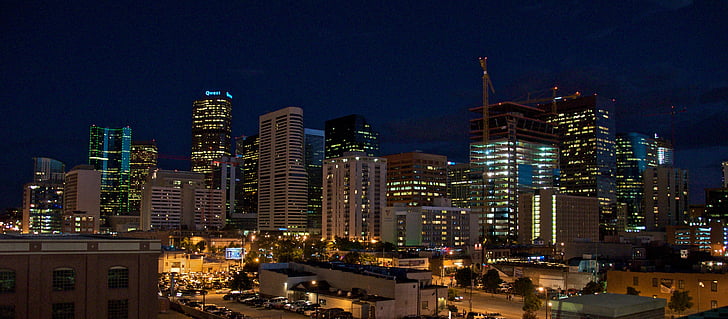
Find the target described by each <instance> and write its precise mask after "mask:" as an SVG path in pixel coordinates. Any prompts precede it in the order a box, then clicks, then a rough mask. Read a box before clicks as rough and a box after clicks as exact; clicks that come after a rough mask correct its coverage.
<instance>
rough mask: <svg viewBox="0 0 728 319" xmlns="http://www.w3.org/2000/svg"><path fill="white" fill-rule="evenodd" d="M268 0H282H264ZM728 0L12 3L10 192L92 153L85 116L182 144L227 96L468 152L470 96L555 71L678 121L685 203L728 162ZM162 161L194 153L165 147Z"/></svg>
mask: <svg viewBox="0 0 728 319" xmlns="http://www.w3.org/2000/svg"><path fill="white" fill-rule="evenodd" d="M269 2H274V3H269ZM726 17H728V1H724V0H714V1H694V2H693V1H687V0H672V1H440V2H434V1H406V2H405V1H381V2H380V1H328V2H326V1H322V2H313V1H295V2H288V3H284V2H278V1H230V2H213V1H196V2H191V1H143V2H138V3H128V2H106V1H100V2H82V1H71V2H68V3H58V2H56V1H49V2H48V3H45V2H38V1H3V2H2V3H1V4H0V41H1V43H2V49H1V50H0V76H1V77H2V85H0V98H1V99H2V103H3V107H2V110H3V113H2V114H3V117H4V118H3V125H2V126H1V127H2V128H1V129H2V135H0V143H1V144H0V149H2V151H3V152H2V153H3V156H1V157H0V172H2V173H1V174H2V175H1V176H2V179H1V180H0V207H10V206H20V203H21V194H22V184H23V183H26V182H29V181H30V180H31V178H32V163H31V158H32V157H34V156H46V157H52V158H56V159H59V160H61V161H63V162H65V163H66V165H67V167H68V168H70V167H72V166H75V165H77V164H82V163H85V162H86V156H87V151H88V150H87V148H88V146H87V144H88V127H89V126H90V125H91V124H96V125H99V126H109V127H118V126H125V125H129V126H131V128H132V130H133V138H134V139H135V140H150V139H156V140H157V142H158V146H159V149H160V152H161V153H162V154H167V155H175V156H189V152H190V134H191V133H190V123H191V120H190V115H191V107H192V101H193V100H194V99H196V98H198V97H200V96H201V95H202V94H203V93H204V91H205V90H223V91H229V92H231V93H232V94H233V95H234V106H233V108H234V111H233V134H234V135H236V136H240V135H252V134H255V133H256V131H257V119H258V116H259V115H261V114H263V113H266V112H268V111H273V110H276V109H279V108H282V107H286V106H300V107H302V108H303V109H304V116H305V121H306V126H307V127H310V128H323V123H324V121H325V120H327V119H332V118H335V117H339V116H343V115H348V114H352V113H359V114H362V115H364V116H365V117H367V118H368V119H369V120H370V121H371V122H372V123H373V125H374V126H375V128H376V129H377V130H379V131H380V132H381V137H382V149H383V152H384V154H390V153H397V152H406V151H413V150H422V151H425V152H431V153H438V154H444V155H448V157H449V158H450V159H451V160H454V161H466V160H467V143H468V140H467V128H468V122H467V120H468V117H469V114H468V112H467V108H468V107H471V106H475V105H478V104H479V103H480V99H481V97H480V96H481V93H480V87H481V86H480V85H481V83H480V75H481V70H480V66H479V64H478V62H477V57H478V56H488V57H489V60H488V61H489V71H490V74H491V77H492V80H493V82H494V86H495V90H496V93H495V94H494V95H492V98H491V101H493V102H497V101H501V100H514V99H519V98H522V97H525V95H526V92H529V91H539V90H543V89H546V88H548V87H551V86H553V85H559V86H560V87H561V88H563V90H562V92H563V93H564V94H571V93H573V92H574V91H577V90H578V91H581V92H584V93H586V94H592V93H598V94H600V95H604V96H607V97H610V98H614V99H616V105H617V112H618V113H617V122H618V131H619V132H630V131H638V132H643V133H648V134H652V133H659V134H663V135H665V136H669V135H670V116H669V115H660V116H651V117H646V116H645V115H647V114H651V113H660V112H668V111H669V108H670V105H677V106H678V107H680V108H682V107H687V110H688V111H687V112H684V113H680V114H678V115H677V116H676V117H675V129H676V133H675V134H676V139H677V142H676V144H677V148H678V152H677V164H678V166H680V167H683V168H687V169H689V170H690V174H691V179H692V181H691V185H692V187H691V191H692V194H691V197H692V200H691V202H693V203H700V202H701V201H702V198H703V192H702V189H703V188H704V187H718V186H719V185H720V175H719V174H720V172H719V166H720V161H722V160H728V129H727V128H726V126H727V125H728V113H726V112H725V111H724V109H725V107H726V106H728V67H727V66H728V36H726V30H728V19H726ZM161 165H162V166H163V167H164V168H179V169H187V168H188V167H189V163H186V162H180V161H171V160H169V161H162V162H161Z"/></svg>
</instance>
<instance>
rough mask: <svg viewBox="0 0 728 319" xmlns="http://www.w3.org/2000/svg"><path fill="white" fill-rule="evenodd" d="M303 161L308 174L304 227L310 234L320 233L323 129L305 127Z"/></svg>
mask: <svg viewBox="0 0 728 319" xmlns="http://www.w3.org/2000/svg"><path fill="white" fill-rule="evenodd" d="M304 134H305V143H306V144H305V145H304V158H305V159H304V162H305V164H306V175H307V176H308V205H307V209H306V216H307V217H306V228H307V229H308V232H309V234H311V235H315V236H318V235H321V205H322V203H321V201H322V200H323V198H322V194H323V163H324V152H325V141H326V140H325V138H324V131H322V130H314V129H308V128H307V129H305V130H304Z"/></svg>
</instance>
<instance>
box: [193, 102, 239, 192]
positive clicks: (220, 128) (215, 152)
mask: <svg viewBox="0 0 728 319" xmlns="http://www.w3.org/2000/svg"><path fill="white" fill-rule="evenodd" d="M232 98H233V96H232V95H231V94H230V93H229V92H223V91H205V97H204V98H201V99H199V100H196V101H194V102H193V103H192V157H191V160H192V171H193V172H198V173H203V174H205V180H206V184H207V186H208V187H211V186H212V172H213V162H214V161H217V160H219V159H220V158H222V157H223V156H230V150H231V144H230V143H231V142H232V141H231V137H230V136H231V133H230V132H231V130H232V129H231V125H232V107H233V103H232Z"/></svg>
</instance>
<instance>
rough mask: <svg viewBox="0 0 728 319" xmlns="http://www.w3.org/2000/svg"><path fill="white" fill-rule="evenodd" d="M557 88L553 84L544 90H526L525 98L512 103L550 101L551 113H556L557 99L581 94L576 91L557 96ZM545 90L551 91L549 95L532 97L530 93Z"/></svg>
mask: <svg viewBox="0 0 728 319" xmlns="http://www.w3.org/2000/svg"><path fill="white" fill-rule="evenodd" d="M558 90H559V87H558V86H554V87H551V88H548V89H546V90H541V91H536V92H528V93H527V95H526V99H525V100H522V101H516V102H514V103H519V104H534V103H540V102H551V113H556V102H557V101H559V100H567V99H573V98H577V97H580V96H581V93H580V92H578V91H577V92H576V93H574V94H571V95H564V96H557V93H556V92H558ZM546 91H551V97H544V98H532V97H531V96H532V94H538V93H542V92H546Z"/></svg>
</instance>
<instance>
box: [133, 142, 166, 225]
mask: <svg viewBox="0 0 728 319" xmlns="http://www.w3.org/2000/svg"><path fill="white" fill-rule="evenodd" d="M158 153H159V150H158V149H157V142H155V141H132V142H131V159H130V165H129V166H130V168H131V173H130V174H131V175H130V184H131V185H130V187H129V212H131V213H132V214H134V215H138V214H139V209H140V207H141V201H142V187H144V183H145V182H146V181H147V175H148V174H149V169H150V168H152V167H156V166H157V156H158Z"/></svg>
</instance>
